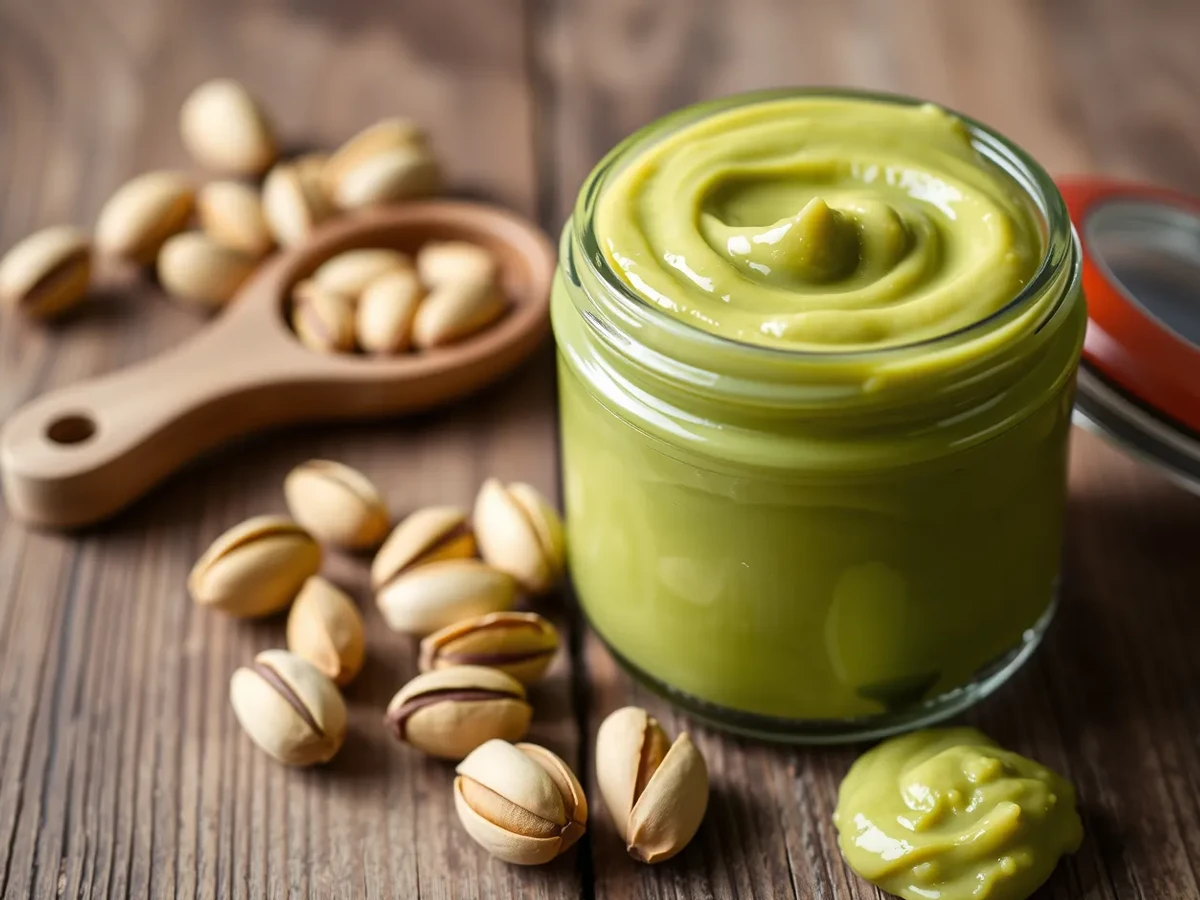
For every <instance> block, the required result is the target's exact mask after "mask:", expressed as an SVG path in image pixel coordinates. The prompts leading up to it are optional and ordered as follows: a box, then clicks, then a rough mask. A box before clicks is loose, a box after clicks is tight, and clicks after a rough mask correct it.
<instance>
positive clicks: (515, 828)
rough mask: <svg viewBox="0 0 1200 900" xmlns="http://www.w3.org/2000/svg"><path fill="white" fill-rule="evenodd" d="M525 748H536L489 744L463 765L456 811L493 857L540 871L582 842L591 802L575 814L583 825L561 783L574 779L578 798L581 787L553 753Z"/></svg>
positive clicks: (456, 781) (456, 785)
mask: <svg viewBox="0 0 1200 900" xmlns="http://www.w3.org/2000/svg"><path fill="white" fill-rule="evenodd" d="M522 746H525V747H533V752H530V751H528V750H523V749H522V747H518V746H513V745H512V744H508V743H505V742H504V741H502V740H496V741H488V742H487V743H486V744H483V745H482V746H480V747H479V748H478V749H476V750H474V751H473V752H472V753H471V754H470V755H469V756H468V757H467V758H466V759H464V760H463V761H462V762H461V763H459V765H458V768H457V769H456V771H457V772H458V777H457V778H455V779H454V808H455V810H456V811H457V812H458V818H459V821H461V822H462V824H463V827H464V828H465V829H466V830H467V833H468V834H469V835H470V836H471V837H472V838H473V839H474V840H475V841H476V843H478V844H479V845H480V846H481V847H483V848H484V849H485V850H487V851H488V853H490V854H492V855H493V856H495V857H497V858H498V859H502V860H504V861H505V862H510V863H515V864H517V865H525V866H534V865H541V864H542V863H547V862H549V861H550V860H552V859H554V858H555V857H556V856H558V855H559V854H560V853H562V852H563V851H564V850H566V849H567V847H569V846H570V845H571V844H573V843H574V842H575V841H576V840H578V839H579V836H580V835H581V834H582V833H583V829H584V827H585V823H586V815H587V807H586V802H585V804H584V805H583V806H582V807H577V808H576V809H575V810H572V811H571V812H572V813H575V814H578V812H580V811H582V813H583V819H582V820H577V819H575V818H573V817H572V815H570V814H568V809H567V803H566V802H564V800H565V796H564V794H563V793H562V788H561V787H560V782H562V781H563V780H564V779H565V777H566V776H569V779H570V782H572V784H570V785H569V788H570V790H571V791H572V793H573V792H574V790H575V789H576V788H578V786H579V782H578V781H577V780H576V779H575V777H574V775H573V774H571V772H570V769H567V768H566V765H565V764H564V763H563V762H562V760H560V759H559V758H558V757H557V756H554V754H552V753H550V752H549V751H548V750H544V749H543V748H541V747H535V746H534V745H522ZM548 763H550V764H551V765H552V768H547V764H548ZM560 766H561V768H559V767H560ZM552 769H553V772H554V774H552ZM556 778H557V779H558V780H556ZM579 796H580V797H582V791H580V792H579Z"/></svg>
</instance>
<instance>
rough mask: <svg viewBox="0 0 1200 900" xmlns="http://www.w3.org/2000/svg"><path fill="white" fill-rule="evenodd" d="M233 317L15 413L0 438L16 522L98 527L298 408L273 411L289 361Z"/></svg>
mask: <svg viewBox="0 0 1200 900" xmlns="http://www.w3.org/2000/svg"><path fill="white" fill-rule="evenodd" d="M240 312H241V311H240V310H230V311H229V313H227V314H226V315H224V316H222V317H221V318H220V319H218V320H217V321H216V322H214V323H213V324H212V325H210V326H209V327H208V328H206V329H204V330H203V331H201V332H199V333H198V334H197V335H196V336H195V337H194V338H192V339H191V340H189V341H186V342H185V343H183V344H181V345H179V346H178V347H176V348H174V349H172V350H171V351H169V352H167V353H164V354H162V355H161V356H158V357H156V358H154V359H151V360H149V361H148V362H145V363H142V364H140V365H136V366H133V367H131V368H128V369H124V370H122V371H119V372H115V373H113V374H111V375H108V376H105V377H101V378H97V379H94V380H89V381H85V382H82V383H80V384H76V385H70V386H68V387H64V388H62V389H60V390H57V391H52V392H50V393H48V394H45V395H43V396H41V397H39V398H37V399H36V400H34V401H33V402H31V403H29V404H28V405H27V406H25V407H23V408H22V409H20V410H18V411H17V412H16V413H14V414H13V415H12V416H11V418H9V420H8V422H7V423H6V424H5V426H4V429H3V431H0V472H2V473H3V486H4V494H5V497H6V499H7V501H8V505H9V507H10V509H11V511H12V512H13V514H14V515H16V516H18V517H19V518H22V519H24V520H26V521H29V522H33V523H35V524H39V525H47V526H52V527H57V528H73V527H78V526H80V525H85V524H88V523H91V522H95V521H97V520H99V519H101V518H104V517H105V516H107V515H110V514H111V513H113V512H114V511H116V510H117V509H120V508H121V507H122V506H124V505H125V504H126V503H128V502H129V501H131V500H132V499H133V498H135V497H137V496H139V495H141V494H142V493H144V492H145V491H146V490H147V489H148V488H149V487H151V486H152V485H153V484H155V483H156V482H158V481H159V480H161V479H162V478H164V477H165V476H166V475H167V474H168V473H170V472H171V471H173V470H174V469H176V468H178V467H179V466H180V465H182V464H183V463H184V462H186V461H187V460H189V459H191V458H192V457H194V456H196V455H197V454H199V453H202V452H204V451H205V450H208V449H210V448H212V447H214V446H216V445H217V444H219V443H221V442H223V441H225V440H228V439H229V438H231V437H234V436H237V435H240V434H244V433H246V432H248V431H250V430H252V429H254V428H258V427H263V426H266V425H271V424H276V423H278V422H280V421H282V420H286V418H287V414H288V413H289V411H294V405H292V404H283V403H279V402H278V400H279V399H280V398H279V393H280V391H287V390H288V388H289V385H288V384H287V381H288V379H287V372H288V370H289V368H291V367H292V366H294V365H295V359H294V356H293V354H294V353H295V352H296V351H294V350H293V349H292V348H291V347H290V346H288V345H289V344H290V343H291V342H290V341H279V340H276V341H271V340H270V336H271V332H270V331H268V332H267V333H266V334H265V335H264V332H263V329H261V328H246V327H245V322H244V320H245V318H246V316H245V315H240V314H238V313H240ZM255 341H257V344H258V346H252V345H251V344H253V343H254V342H255ZM264 344H265V345H267V346H264ZM292 388H293V389H294V385H293V386H292Z"/></svg>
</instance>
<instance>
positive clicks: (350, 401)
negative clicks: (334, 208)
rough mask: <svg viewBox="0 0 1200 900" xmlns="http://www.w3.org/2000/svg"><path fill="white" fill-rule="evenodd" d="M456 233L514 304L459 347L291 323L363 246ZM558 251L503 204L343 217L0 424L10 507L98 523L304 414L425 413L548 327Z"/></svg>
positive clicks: (22, 513)
mask: <svg viewBox="0 0 1200 900" xmlns="http://www.w3.org/2000/svg"><path fill="white" fill-rule="evenodd" d="M443 240H462V241H469V242H471V243H473V244H477V245H479V246H481V247H483V248H484V249H486V250H488V251H489V252H490V253H491V254H492V255H493V257H494V258H495V260H496V264H497V268H498V272H499V278H500V281H501V284H502V286H503V288H504V292H505V295H506V296H507V298H508V300H509V304H510V308H509V309H508V311H507V312H506V313H505V315H504V316H503V318H501V319H500V320H499V321H497V322H495V323H493V324H492V325H491V326H490V327H488V328H486V329H484V330H483V331H481V332H479V333H477V334H475V335H472V336H471V337H468V338H465V339H464V340H462V341H461V342H459V343H456V344H452V345H449V346H446V347H438V348H434V349H431V350H426V351H423V352H419V353H408V354H402V355H398V356H389V357H381V356H362V355H354V354H336V355H333V354H322V353H318V352H316V351H313V350H310V349H309V348H307V347H305V346H304V345H303V344H301V343H300V342H299V340H297V338H296V335H295V334H294V333H293V331H292V329H291V327H290V325H289V324H288V305H289V298H290V294H291V290H292V287H293V286H294V285H295V284H296V283H297V282H298V281H300V280H302V279H304V278H306V277H307V276H309V275H311V274H312V272H313V271H314V270H315V269H316V268H317V266H319V265H320V264H321V263H322V262H324V261H325V260H326V259H328V258H330V257H331V256H334V255H335V254H337V253H340V252H341V251H343V250H349V249H353V248H357V247H391V248H394V249H397V250H402V251H405V252H408V253H415V252H416V251H417V250H418V249H419V247H420V246H421V245H422V244H424V243H426V242H428V241H443ZM554 266H555V254H554V248H553V246H552V245H551V243H550V241H549V240H548V239H547V238H546V236H545V235H544V234H543V233H542V232H541V231H540V230H539V229H538V228H537V227H536V226H535V225H533V224H532V223H530V222H528V221H526V220H524V219H522V218H520V217H518V216H516V215H514V214H512V213H509V212H506V211H504V210H500V209H497V208H495V207H490V206H486V205H482V204H475V203H466V202H460V201H450V200H431V201H424V202H417V203H407V204H405V205H403V206H397V207H391V208H386V209H379V210H373V211H369V212H365V213H361V214H358V215H355V216H350V217H345V218H341V219H339V220H337V221H336V222H334V223H332V224H330V225H328V226H325V227H324V228H322V229H320V230H318V231H317V232H315V233H314V235H313V236H312V238H311V239H309V240H308V241H306V242H305V243H304V244H302V245H300V246H297V247H295V248H292V249H289V250H285V251H283V252H281V253H278V254H276V255H275V256H274V257H272V258H270V259H269V260H267V261H266V262H265V263H264V264H263V265H262V266H260V267H259V269H258V270H257V271H256V272H255V274H254V275H253V276H252V277H251V279H250V280H249V281H248V282H247V283H246V284H245V285H244V286H243V287H242V288H241V289H240V290H239V291H238V294H237V296H236V297H235V298H234V299H233V301H231V303H230V305H229V307H228V308H227V309H226V310H225V311H224V312H223V313H222V314H221V315H220V316H219V317H217V318H216V319H215V320H214V321H213V322H212V323H211V324H210V325H208V326H207V327H206V328H204V329H203V330H201V331H200V332H198V333H197V334H196V335H195V336H194V337H192V338H190V339H189V340H187V341H185V342H184V343H182V344H180V345H178V346H177V347H174V348H172V349H170V350H168V351H167V352H165V353H163V354H161V355H159V356H157V357H155V358H153V359H150V360H148V361H146V362H142V363H139V364H137V365H134V366H131V367H129V368H127V369H123V370H121V371H118V372H114V373H112V374H109V375H104V376H101V377H99V378H95V379H90V380H87V381H83V382H80V383H78V384H74V385H71V386H68V387H66V388H62V389H60V390H56V391H52V392H50V393H47V394H44V395H42V396H41V397H38V398H36V399H34V400H33V401H31V402H30V403H28V404H27V405H26V406H24V407H22V408H21V409H19V410H17V412H15V413H14V414H13V415H12V416H11V417H10V418H9V420H8V422H7V423H5V425H4V428H3V430H2V431H0V485H2V486H3V491H4V496H5V499H6V501H7V503H8V507H9V509H10V511H11V512H12V513H13V515H15V516H16V517H18V518H20V519H22V520H24V521H26V522H29V523H32V524H36V525H43V526H49V527H54V528H74V527H79V526H83V525H88V524H92V523H94V522H98V521H100V520H102V519H104V518H107V517H108V516H111V515H112V514H114V513H116V512H117V511H119V510H120V509H122V508H124V507H125V506H126V505H128V504H129V503H130V502H132V501H133V500H135V499H136V498H138V497H140V496H141V495H142V494H144V493H145V492H146V491H148V490H149V489H150V488H151V487H153V486H154V485H155V484H157V483H158V482H160V481H161V480H162V479H163V478H165V477H166V476H167V475H169V474H170V473H172V472H174V471H176V470H177V469H179V468H180V467H181V466H183V465H184V464H185V463H187V462H189V461H190V460H192V459H193V458H195V457H196V456H198V455H200V454H202V453H204V452H205V451H208V450H211V449H213V448H214V447H217V446H219V445H220V444H223V443H225V442H226V441H229V440H232V439H234V438H237V437H241V436H244V435H247V434H251V433H253V432H256V431H259V430H262V429H266V428H271V427H276V426H280V425H286V424H291V423H298V422H309V421H331V420H335V419H351V418H378V417H383V416H392V415H399V414H403V413H410V412H416V411H419V410H425V409H430V408H432V407H435V406H438V405H440V404H442V403H446V402H449V401H451V400H455V399H458V398H460V397H463V396H465V395H466V394H469V393H471V392H472V391H475V390H477V389H479V388H481V387H483V386H484V385H486V384H489V383H491V382H492V381H494V380H495V379H497V378H499V377H500V376H501V375H504V374H505V373H507V372H509V371H511V370H512V369H513V368H515V367H516V366H517V365H518V364H519V363H520V362H521V361H522V360H524V359H525V358H526V357H527V356H529V354H530V353H532V352H533V350H534V349H536V347H537V346H538V344H540V343H541V341H542V340H543V339H544V338H545V336H546V332H547V330H548V327H549V317H548V314H547V313H548V307H549V296H550V284H551V280H552V278H553V274H554Z"/></svg>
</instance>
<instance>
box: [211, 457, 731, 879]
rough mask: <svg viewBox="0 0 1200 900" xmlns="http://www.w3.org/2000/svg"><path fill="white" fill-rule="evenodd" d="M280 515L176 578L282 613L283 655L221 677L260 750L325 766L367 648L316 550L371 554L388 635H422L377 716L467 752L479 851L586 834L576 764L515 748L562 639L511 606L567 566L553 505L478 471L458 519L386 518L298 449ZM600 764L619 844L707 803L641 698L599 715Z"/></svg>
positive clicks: (688, 761)
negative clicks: (408, 670) (533, 686)
mask: <svg viewBox="0 0 1200 900" xmlns="http://www.w3.org/2000/svg"><path fill="white" fill-rule="evenodd" d="M283 492H284V497H285V500H286V503H287V507H288V510H289V512H290V513H291V515H290V517H287V516H278V515H267V516H258V517H255V518H252V519H249V520H247V521H245V522H242V523H241V524H239V525H236V526H234V527H233V528H231V529H229V530H228V531H226V532H225V533H224V534H222V535H221V536H220V537H218V538H217V539H216V540H215V541H214V542H213V544H212V545H211V546H210V547H209V548H208V550H207V551H206V552H205V553H204V554H203V555H202V556H201V557H200V559H199V561H197V563H196V565H195V566H194V567H193V569H192V572H191V574H190V576H189V578H188V589H189V592H190V593H191V595H192V598H193V599H194V600H195V601H196V602H197V603H198V604H200V605H202V606H205V607H211V608H213V609H218V610H221V611H223V612H226V613H229V614H230V615H234V616H238V617H259V616H267V615H272V614H275V613H278V612H281V611H282V610H284V609H288V608H289V607H290V610H289V612H288V618H287V649H286V650H282V649H276V650H266V651H264V652H262V653H259V654H258V655H257V656H256V657H255V659H254V661H253V663H252V664H251V665H249V666H245V667H243V668H239V669H238V670H237V671H236V672H235V673H234V674H233V678H232V681H231V683H230V699H231V702H232V705H233V710H234V713H235V715H236V716H237V719H238V721H239V722H240V723H241V725H242V727H243V729H244V730H245V731H246V733H247V734H248V735H249V736H250V738H251V739H252V740H253V741H254V742H255V743H256V744H257V745H258V746H259V747H260V748H262V749H263V750H264V751H265V752H266V753H268V754H270V755H271V756H272V757H274V758H275V759H277V760H278V761H280V762H282V763H285V764H287V765H296V766H307V765H312V764H315V763H322V762H327V761H328V760H330V759H332V758H333V757H334V755H336V754H337V752H338V751H339V750H340V749H341V746H342V743H343V741H344V740H345V736H346V704H345V700H344V699H343V697H342V694H341V691H340V688H341V687H344V686H345V685H347V684H348V683H349V682H350V681H352V680H353V679H354V677H355V676H356V675H357V674H358V673H359V671H360V670H361V669H362V666H363V662H364V659H365V657H366V639H365V634H364V627H363V619H362V615H361V614H360V612H359V609H358V607H357V605H356V604H355V603H354V601H353V600H352V599H351V598H350V597H349V596H348V595H347V594H346V593H345V592H344V591H343V590H341V589H340V588H338V587H337V586H335V585H334V584H332V583H331V582H329V581H327V580H326V579H324V578H322V577H321V576H320V575H319V574H318V573H319V571H320V569H321V563H322V557H323V554H324V552H325V548H330V547H332V548H336V549H339V550H346V551H353V552H358V553H361V552H364V551H374V557H373V559H372V562H371V566H370V581H371V587H372V590H373V592H374V595H375V602H376V604H377V605H378V607H379V610H380V612H381V613H382V615H383V618H384V620H385V622H386V623H387V624H388V626H389V627H390V628H391V629H393V630H394V631H397V632H401V633H404V634H408V635H413V636H415V637H419V638H421V641H420V650H419V656H418V667H419V669H420V672H421V674H419V675H417V676H416V677H415V678H413V679H412V680H411V681H409V682H408V683H407V684H405V685H403V686H402V687H400V689H399V690H398V691H397V693H396V695H395V696H394V697H393V698H392V700H391V702H390V703H389V704H388V707H387V710H386V714H385V717H384V726H385V727H386V728H387V730H388V731H389V732H390V733H391V734H392V735H393V736H394V737H395V738H396V740H398V741H399V742H401V743H402V744H405V745H407V746H409V747H412V748H415V749H416V750H419V751H421V752H423V753H426V754H429V755H431V756H435V757H439V758H442V759H448V760H456V761H457V760H461V762H460V763H459V765H458V768H457V773H458V777H457V778H456V779H455V780H454V783H453V795H454V803H455V809H456V810H457V812H458V816H459V818H460V820H461V821H462V823H463V826H464V827H465V828H466V830H467V833H468V834H470V835H471V837H472V838H474V839H475V840H476V841H477V842H478V843H479V844H480V845H482V846H483V847H484V848H485V849H486V850H487V851H488V852H489V853H491V854H492V855H494V856H497V857H499V858H500V859H503V860H506V861H508V862H512V863H519V864H525V865H532V864H539V863H545V862H548V861H550V860H551V859H553V858H554V857H556V856H558V855H559V854H561V853H562V852H564V851H565V850H566V849H567V848H568V847H570V846H571V845H572V844H573V843H575V841H576V840H578V839H579V837H580V836H581V835H582V834H583V833H584V831H585V830H586V828H587V811H588V806H587V798H586V795H585V793H584V790H583V788H582V787H581V786H580V783H579V780H578V779H577V778H576V776H575V774H574V773H573V772H572V771H571V768H570V767H569V766H568V765H567V764H566V763H565V762H564V761H563V760H562V759H560V758H559V757H558V756H556V755H555V754H554V753H552V752H550V751H549V750H547V749H546V748H544V747H540V746H537V745H535V744H528V743H521V740H522V738H524V737H525V735H526V733H527V732H528V730H529V726H530V721H531V720H532V717H533V707H532V706H531V705H530V703H529V699H528V696H527V693H526V685H528V684H530V683H532V682H534V681H536V680H538V679H539V678H541V677H542V675H543V674H544V673H545V671H546V669H547V667H548V666H549V665H550V662H551V660H552V659H553V657H554V655H555V653H556V652H557V651H558V647H559V644H560V640H559V635H558V632H557V630H556V629H555V627H554V625H553V624H551V623H550V622H549V621H548V620H547V619H545V618H544V617H542V616H541V615H539V614H538V613H536V612H531V611H518V610H516V609H515V607H516V606H517V605H518V602H519V600H521V599H522V598H525V599H530V600H532V599H534V598H537V597H540V596H543V595H545V594H547V593H549V592H551V591H553V590H554V589H555V588H556V587H557V586H558V584H559V583H560V582H561V580H562V577H563V572H564V566H565V536H564V533H563V526H562V521H561V519H560V518H559V516H558V513H557V511H556V510H555V509H554V508H553V507H552V506H551V505H550V504H549V503H548V502H547V501H546V499H545V498H544V497H542V495H541V494H539V493H538V492H537V490H535V489H534V488H532V487H531V486H529V485H527V484H522V483H513V484H504V483H502V482H501V481H499V480H498V479H495V478H490V479H488V480H487V481H485V482H484V484H483V486H482V487H481V488H480V490H479V493H478V495H477V497H476V500H475V506H474V510H473V512H472V513H471V515H470V516H468V514H467V513H466V511H464V510H462V509H459V508H457V507H454V506H430V507H426V508H423V509H418V510H416V511H414V512H412V513H410V514H409V515H408V516H407V517H405V518H404V519H403V520H401V521H400V522H399V523H398V524H396V525H395V527H392V526H391V521H390V517H389V513H388V508H387V504H386V503H385V501H384V499H383V497H382V495H381V494H380V492H379V490H378V489H377V488H376V487H375V485H374V484H372V483H371V481H370V479H368V478H367V477H366V476H365V475H364V474H362V473H361V472H359V471H357V470H355V469H353V468H351V467H349V466H346V465H343V464H341V463H337V462H332V461H329V460H310V461H309V462H306V463H302V464H301V465H299V466H297V467H296V468H295V469H293V470H292V471H291V472H290V473H289V474H288V476H287V478H286V479H285V482H284V491H283ZM596 774H597V782H598V784H599V787H600V792H601V794H602V795H603V797H604V800H605V805H606V806H607V808H608V810H609V812H610V814H611V815H612V817H613V821H614V824H615V827H616V830H617V833H618V834H619V835H620V836H621V838H622V839H623V840H624V841H625V842H626V845H627V847H628V849H629V852H630V854H631V855H632V856H633V857H634V858H636V859H639V860H642V861H644V862H658V861H659V860H663V859H667V858H669V857H670V856H673V855H674V854H675V853H678V852H679V851H680V850H681V849H683V847H684V846H686V845H687V843H688V842H689V841H690V840H691V839H692V837H693V835H694V834H695V833H696V830H697V829H698V828H699V826H700V821H701V819H702V818H703V817H704V811H705V808H706V806H707V803H708V772H707V768H706V767H705V764H704V759H703V757H701V755H700V753H699V751H698V750H697V749H696V747H695V745H694V744H693V743H692V742H691V740H690V739H689V738H688V736H687V734H681V735H680V736H679V737H678V738H677V739H676V740H675V741H674V743H672V742H670V741H669V740H668V738H667V736H666V734H665V733H664V732H663V730H662V728H661V727H660V726H659V724H658V722H656V721H655V720H654V719H653V718H652V717H650V716H649V715H648V714H647V713H646V711H645V710H641V709H637V708H634V707H627V708H625V709H621V710H618V711H617V712H615V713H613V714H612V715H611V716H609V717H608V718H607V719H606V720H605V721H604V723H603V724H602V725H601V726H600V730H599V734H598V736H597V742H596Z"/></svg>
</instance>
